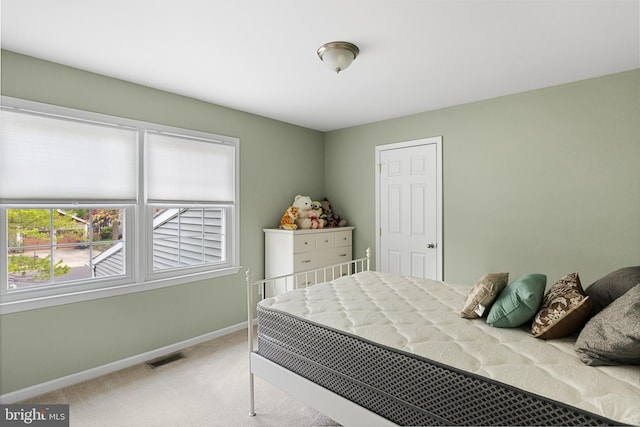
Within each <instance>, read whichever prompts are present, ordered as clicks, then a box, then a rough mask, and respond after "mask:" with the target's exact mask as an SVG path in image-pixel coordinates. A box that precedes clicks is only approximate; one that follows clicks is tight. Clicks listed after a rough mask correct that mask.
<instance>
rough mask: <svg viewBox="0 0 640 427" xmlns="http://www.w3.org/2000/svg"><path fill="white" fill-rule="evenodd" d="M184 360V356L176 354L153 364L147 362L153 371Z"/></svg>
mask: <svg viewBox="0 0 640 427" xmlns="http://www.w3.org/2000/svg"><path fill="white" fill-rule="evenodd" d="M180 359H184V354H182V353H174V354H170V355H168V356H163V357H161V358H160V359H156V360H152V361H151V362H147V366H148V367H150V368H151V369H155V368H159V367H160V366H164V365H167V364H169V363H171V362H175V361H177V360H180Z"/></svg>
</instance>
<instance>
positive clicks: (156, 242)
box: [0, 97, 239, 312]
mask: <svg viewBox="0 0 640 427" xmlns="http://www.w3.org/2000/svg"><path fill="white" fill-rule="evenodd" d="M2 101H3V105H2V135H1V136H2V140H1V142H0V152H1V155H0V235H1V236H2V238H3V239H2V242H3V244H2V245H1V246H0V250H1V251H2V254H1V255H2V258H3V259H5V260H6V261H7V262H6V265H7V267H6V268H3V269H2V270H1V271H0V281H1V282H0V283H1V288H0V289H1V292H0V296H1V297H2V303H1V304H0V309H1V310H2V312H10V311H17V310H22V309H28V308H33V307H40V306H46V305H51V304H55V303H65V302H70V301H77V300H82V299H89V298H94V297H99V296H107V295H114V294H118V293H123V292H133V291H137V290H140V289H143V288H144V289H145V290H147V289H150V288H153V287H160V286H168V285H173V284H178V283H184V282H187V281H193V280H200V279H205V278H209V277H216V276H220V275H224V274H232V273H235V272H237V271H238V269H239V266H238V231H237V227H238V209H237V200H238V175H237V174H238V146H239V141H238V140H237V139H235V138H229V137H223V136H219V135H213V134H208V133H203V132H198V131H193V130H185V129H179V128H172V127H167V126H161V125H156V124H151V123H145V122H139V121H134V120H129V119H124V118H117V117H112V116H104V115H99V114H94V113H88V112H83V111H78V110H71V109H66V108H60V107H54V106H50V105H44V104H39V103H33V102H27V101H22V100H17V99H13V98H7V97H3V98H2ZM54 297H55V298H54Z"/></svg>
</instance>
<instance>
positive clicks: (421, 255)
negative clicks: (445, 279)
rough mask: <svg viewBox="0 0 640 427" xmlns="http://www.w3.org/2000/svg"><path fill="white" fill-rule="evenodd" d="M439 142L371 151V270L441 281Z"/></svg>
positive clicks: (383, 146)
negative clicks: (373, 199) (373, 222)
mask: <svg viewBox="0 0 640 427" xmlns="http://www.w3.org/2000/svg"><path fill="white" fill-rule="evenodd" d="M441 142H442V138H441V137H435V138H427V139H422V140H417V141H409V142H404V143H398V144H389V145H382V146H378V147H376V160H377V163H378V179H377V196H376V199H377V200H376V205H377V209H376V212H377V221H376V222H377V224H376V225H377V228H378V236H377V237H378V238H377V239H376V240H377V241H376V248H377V250H376V265H377V269H378V270H379V271H382V272H389V273H395V274H400V275H403V276H413V277H424V278H428V279H434V280H442V220H441V218H442V214H441V212H442V201H441V198H442V196H441V194H442V193H441V188H442V187H441V176H442V171H441V165H442V161H441V152H442V150H441Z"/></svg>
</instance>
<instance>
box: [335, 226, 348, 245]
mask: <svg viewBox="0 0 640 427" xmlns="http://www.w3.org/2000/svg"><path fill="white" fill-rule="evenodd" d="M351 234H352V233H351V230H345V231H337V232H336V233H334V236H335V239H336V248H340V247H343V246H351V245H352V243H351V239H352V237H351Z"/></svg>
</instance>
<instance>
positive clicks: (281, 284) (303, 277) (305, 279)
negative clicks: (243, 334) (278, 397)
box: [246, 248, 371, 416]
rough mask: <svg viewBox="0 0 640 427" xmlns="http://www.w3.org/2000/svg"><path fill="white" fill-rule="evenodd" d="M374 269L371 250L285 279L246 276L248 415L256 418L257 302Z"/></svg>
mask: <svg viewBox="0 0 640 427" xmlns="http://www.w3.org/2000/svg"><path fill="white" fill-rule="evenodd" d="M370 268H371V250H370V249H369V248H367V250H366V252H365V256H364V257H363V258H358V259H354V260H350V261H345V262H341V263H339V264H333V265H329V266H326V267H320V268H316V269H311V270H306V271H301V272H297V273H293V274H287V275H283V276H277V277H270V278H265V279H259V280H254V278H253V273H252V272H251V270H250V269H248V270H247V272H246V286H247V335H248V350H249V358H248V359H249V415H250V416H255V401H254V381H253V371H252V369H251V354H252V353H253V345H254V333H253V326H254V321H255V315H254V313H255V309H256V304H257V301H259V300H262V299H264V298H267V297H268V296H274V295H277V294H279V293H282V292H287V291H290V290H294V289H299V288H304V287H307V286H309V285H312V284H315V283H322V282H328V281H331V280H335V279H337V278H339V277H342V276H346V275H351V274H355V273H360V272H362V271H369V269H370ZM256 296H257V298H258V299H257V300H256V299H255V297H256Z"/></svg>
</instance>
